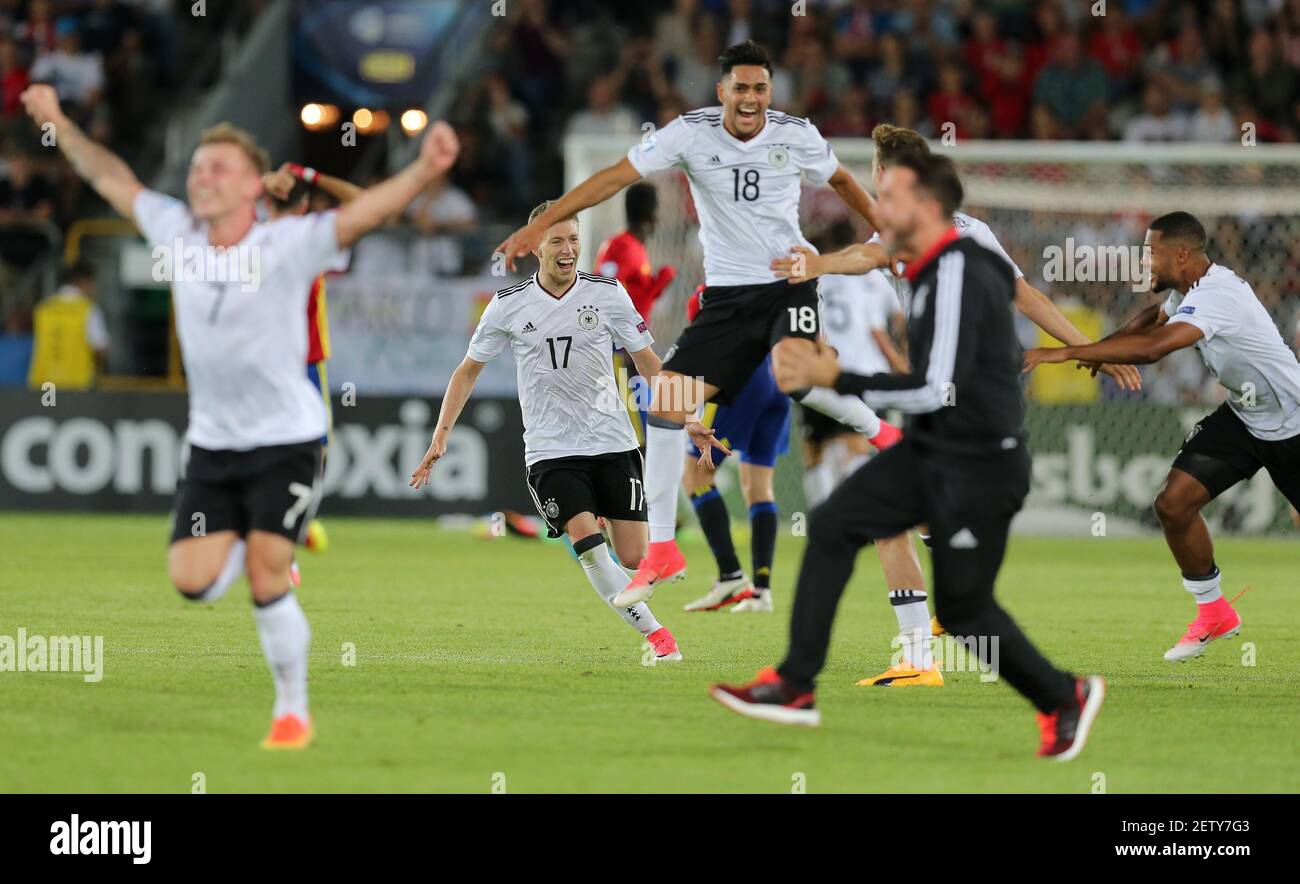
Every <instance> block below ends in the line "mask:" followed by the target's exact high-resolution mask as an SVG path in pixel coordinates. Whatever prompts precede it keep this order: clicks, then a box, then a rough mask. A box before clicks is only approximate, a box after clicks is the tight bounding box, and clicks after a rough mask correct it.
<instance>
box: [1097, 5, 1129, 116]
mask: <svg viewBox="0 0 1300 884" xmlns="http://www.w3.org/2000/svg"><path fill="white" fill-rule="evenodd" d="M1088 54H1089V55H1091V56H1092V57H1093V58H1095V59H1096V60H1097V63H1098V64H1100V65H1101V66H1102V68H1103V69H1104V70H1105V71H1106V81H1107V83H1108V85H1109V87H1110V98H1111V99H1112V100H1114V99H1117V98H1124V97H1126V96H1128V95H1130V94H1132V92H1133V90H1134V88H1135V84H1136V82H1137V78H1138V74H1139V70H1140V67H1139V66H1140V64H1141V62H1142V57H1143V52H1142V42H1141V41H1140V40H1139V39H1138V35H1137V31H1136V30H1134V28H1133V24H1132V22H1130V20H1129V18H1128V16H1126V15H1125V14H1124V9H1123V7H1122V6H1121V5H1120V4H1118V3H1116V4H1114V5H1112V6H1110V7H1108V8H1107V10H1106V14H1105V15H1104V16H1102V17H1101V27H1099V28H1096V29H1094V30H1093V32H1092V36H1091V37H1089V38H1088Z"/></svg>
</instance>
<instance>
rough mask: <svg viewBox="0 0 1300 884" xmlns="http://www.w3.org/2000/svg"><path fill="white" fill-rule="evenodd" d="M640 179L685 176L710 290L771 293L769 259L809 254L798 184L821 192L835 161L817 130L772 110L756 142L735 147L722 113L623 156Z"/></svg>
mask: <svg viewBox="0 0 1300 884" xmlns="http://www.w3.org/2000/svg"><path fill="white" fill-rule="evenodd" d="M627 158H628V160H629V162H631V163H632V165H633V166H634V167H635V168H636V170H637V171H638V172H640V173H641V175H642V176H647V175H650V174H651V173H653V172H658V171H660V170H662V169H667V168H669V167H672V166H677V167H679V168H681V169H683V170H685V172H686V176H687V180H688V181H689V183H690V188H691V197H692V198H693V199H694V201H695V210H696V212H698V213H699V216H700V245H701V246H703V249H704V278H705V284H707V285H711V286H714V285H768V284H770V283H772V282H774V281H775V279H776V278H775V277H774V276H773V275H772V271H771V270H770V269H769V266H770V265H771V263H772V261H773V259H775V258H782V257H786V256H788V255H789V254H790V250H791V249H792V248H794V247H795V246H810V243H809V242H808V240H806V239H804V237H803V234H802V233H801V232H800V230H799V196H800V192H801V184H802V182H803V181H804V180H807V181H808V182H809V183H810V184H814V185H822V184H825V183H826V182H827V181H828V180H829V179H830V177H831V176H832V175H834V174H835V170H836V168H838V167H839V161H838V160H837V159H836V158H835V153H834V152H833V151H832V150H831V146H830V145H829V144H828V143H827V142H826V139H825V138H823V137H822V135H821V133H820V132H818V131H817V127H816V126H814V125H813V124H812V123H810V122H808V121H807V120H805V119H803V118H801V117H793V116H790V115H789V114H783V113H779V112H777V111H773V110H769V111H768V112H767V120H766V122H765V123H764V125H763V128H762V129H760V130H759V132H758V134H757V135H755V136H754V137H753V138H750V139H749V140H748V141H740V140H739V139H737V138H736V137H735V136H733V135H731V134H730V133H729V132H727V130H726V128H725V127H724V126H723V125H722V108H721V107H712V108H706V109H703V110H697V111H692V112H691V113H688V114H682V115H681V116H680V117H678V118H677V119H675V120H673V121H672V122H671V123H669V124H668V125H667V126H665V127H663V128H662V129H660V130H659V131H658V132H655V133H654V134H652V135H649V136H647V137H646V138H645V139H643V140H642V141H641V143H639V144H637V145H636V146H635V147H633V148H632V149H631V150H629V151H628V153H627Z"/></svg>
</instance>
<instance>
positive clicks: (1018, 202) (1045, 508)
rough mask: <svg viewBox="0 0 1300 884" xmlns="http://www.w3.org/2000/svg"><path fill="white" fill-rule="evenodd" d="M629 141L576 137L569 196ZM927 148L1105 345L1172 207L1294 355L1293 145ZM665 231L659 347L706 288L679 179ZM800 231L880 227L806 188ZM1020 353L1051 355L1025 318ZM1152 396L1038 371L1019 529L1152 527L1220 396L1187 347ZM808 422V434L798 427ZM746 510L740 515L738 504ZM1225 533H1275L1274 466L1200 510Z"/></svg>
mask: <svg viewBox="0 0 1300 884" xmlns="http://www.w3.org/2000/svg"><path fill="white" fill-rule="evenodd" d="M633 141H634V139H629V138H628V137H626V136H620V137H613V136H591V135H584V136H571V137H569V138H568V139H567V140H566V142H565V145H564V159H565V185H566V188H568V187H572V186H574V185H576V184H578V183H579V182H581V181H582V180H584V179H585V178H587V177H588V176H590V175H591V174H592V173H594V172H596V171H598V170H599V169H601V168H604V167H605V166H608V165H610V164H612V163H615V162H617V161H618V160H619V159H620V158H621V157H623V156H624V155H625V154H626V153H627V150H628V149H629V147H631V146H632V143H633ZM831 144H832V146H833V148H834V150H835V153H836V155H837V156H838V157H839V159H840V161H841V162H842V163H843V164H844V165H845V166H847V167H848V168H849V169H851V170H852V171H853V172H854V174H856V175H857V176H858V177H859V179H860V180H862V181H863V183H864V184H868V185H869V184H870V169H871V157H872V154H873V145H872V143H871V141H870V139H831ZM932 148H933V149H934V150H935V151H936V152H941V153H943V154H945V155H947V156H950V157H951V158H952V159H953V161H954V162H955V163H956V164H957V167H958V170H959V172H960V174H961V178H962V184H963V187H964V189H965V200H964V204H963V210H964V211H966V212H967V213H969V214H971V215H973V216H975V217H976V218H979V219H980V220H982V221H984V222H986V223H987V224H988V225H989V227H990V228H991V229H992V231H993V233H994V235H995V236H996V237H997V238H998V240H999V241H1000V242H1001V243H1002V246H1003V247H1004V248H1005V249H1006V250H1007V252H1008V254H1009V255H1010V256H1011V257H1012V259H1013V260H1014V261H1015V262H1016V264H1017V265H1018V266H1019V267H1020V269H1021V270H1022V272H1023V273H1024V274H1025V276H1026V278H1027V279H1028V280H1029V281H1030V282H1031V283H1032V284H1033V285H1034V286H1036V287H1037V288H1039V289H1040V290H1042V291H1043V292H1045V293H1046V294H1047V295H1048V296H1049V297H1050V298H1052V300H1053V301H1054V302H1055V303H1056V304H1057V306H1058V307H1060V308H1061V309H1062V311H1063V312H1064V313H1065V314H1066V315H1067V316H1068V317H1069V318H1070V319H1071V321H1072V322H1074V324H1075V325H1076V326H1078V327H1079V328H1080V330H1082V331H1083V332H1084V333H1085V334H1088V335H1090V336H1092V337H1100V336H1101V335H1104V334H1107V333H1109V332H1110V331H1112V330H1114V328H1116V327H1118V325H1120V324H1122V323H1123V322H1124V321H1125V320H1126V319H1127V318H1128V317H1130V316H1131V315H1132V314H1134V313H1135V312H1137V311H1138V310H1139V309H1141V308H1142V307H1144V306H1146V305H1147V304H1150V303H1152V302H1154V301H1155V300H1157V299H1158V298H1159V294H1158V293H1156V292H1152V291H1150V290H1149V286H1146V284H1145V280H1144V279H1143V277H1142V274H1141V266H1140V265H1141V260H1140V257H1141V252H1140V247H1141V243H1142V239H1143V235H1144V232H1145V229H1146V226H1147V224H1148V223H1149V222H1150V221H1151V220H1152V219H1153V218H1155V217H1156V216H1158V215H1161V214H1164V213H1166V212H1170V211H1175V210H1184V211H1188V212H1191V213H1192V214H1193V215H1195V216H1196V217H1197V218H1199V219H1200V220H1201V222H1202V223H1203V224H1204V225H1205V227H1206V231H1207V234H1208V237H1209V251H1210V256H1211V258H1212V259H1213V260H1215V261H1216V262H1218V263H1221V264H1223V265H1225V266H1227V267H1229V268H1231V269H1232V270H1234V271H1236V272H1237V273H1238V274H1240V275H1241V276H1242V277H1243V278H1244V279H1245V280H1246V281H1247V282H1249V283H1250V284H1251V286H1252V287H1253V288H1254V290H1255V292H1256V294H1257V295H1258V296H1259V298H1260V300H1261V301H1262V302H1263V304H1264V306H1265V307H1266V308H1267V309H1268V310H1269V312H1270V314H1271V315H1272V317H1273V319H1274V321H1275V322H1277V324H1278V326H1279V328H1280V329H1281V332H1282V335H1283V338H1284V339H1285V340H1286V342H1287V344H1288V345H1293V344H1294V343H1295V342H1296V338H1297V332H1298V331H1300V324H1298V320H1300V249H1297V243H1300V146H1293V145H1252V146H1246V145H1241V144H1235V143H1234V144H1229V145H1210V144H1161V145H1155V144H1129V143H1116V142H1098V143H1092V142H1002V141H996V142H994V141H982V142H980V141H969V142H962V143H959V144H957V145H955V146H951V147H945V146H943V145H941V144H939V143H938V142H937V141H936V142H932ZM648 180H649V181H651V182H653V183H654V184H655V185H656V188H657V190H658V194H659V218H658V226H657V228H656V230H655V233H654V235H653V237H652V238H651V240H650V242H649V243H647V247H648V250H649V252H650V260H651V263H652V264H653V265H654V266H656V267H657V266H659V265H661V264H665V263H667V264H673V265H675V266H676V267H677V269H678V275H677V279H676V280H675V281H674V283H673V285H672V286H671V287H670V288H669V289H668V291H667V292H666V293H665V295H664V297H663V298H662V299H661V300H660V302H659V303H658V304H657V305H656V307H655V310H654V314H653V316H651V317H648V319H649V320H650V324H651V328H652V330H653V331H654V333H655V338H656V340H657V341H658V346H659V348H660V350H661V352H662V350H663V349H666V348H667V347H668V346H669V345H670V344H671V343H672V341H673V340H674V339H675V338H676V337H677V334H678V333H679V332H680V331H681V329H682V327H683V326H684V324H685V314H684V305H685V302H686V298H687V297H688V296H689V294H690V293H691V291H692V290H693V289H694V288H695V286H696V285H698V284H699V283H700V282H702V281H703V268H702V264H701V252H700V245H699V239H698V236H697V233H698V224H697V221H696V216H695V212H694V208H693V205H692V203H691V199H690V194H689V191H688V189H687V187H686V182H685V176H684V175H683V174H682V173H680V172H678V171H667V172H663V173H659V174H657V175H654V176H651V177H650V178H649V179H648ZM800 218H801V223H802V226H803V231H804V235H805V236H806V237H808V238H809V239H811V240H813V241H814V242H816V241H817V239H818V237H819V236H820V235H821V234H822V233H823V232H824V231H825V230H826V229H827V228H828V227H829V226H830V224H832V223H833V222H835V221H837V220H840V219H844V218H849V219H851V220H854V221H855V223H856V225H857V228H858V230H859V233H860V234H861V235H862V236H863V237H865V236H866V235H868V234H869V232H870V231H869V229H868V228H867V227H866V225H865V223H864V222H862V221H861V219H858V218H857V217H856V215H853V213H852V211H851V210H850V209H848V207H847V206H845V205H844V204H843V202H842V201H840V199H839V197H838V196H837V195H836V194H835V193H834V192H833V191H831V190H830V189H829V188H811V187H806V188H805V189H804V194H803V199H802V203H801V206H800ZM624 220H625V219H624V214H623V204H622V199H621V196H618V197H615V198H613V199H611V200H609V201H607V202H606V203H605V204H603V205H600V206H597V207H594V208H592V209H588V210H587V211H585V212H584V213H583V214H582V216H581V223H582V227H583V232H584V235H585V236H584V239H585V241H586V249H585V250H584V255H583V262H584V266H585V267H587V268H588V269H590V268H591V262H592V261H593V260H594V258H595V254H596V250H597V247H598V246H599V243H600V242H601V241H603V240H604V239H605V238H606V237H608V236H611V235H613V234H614V233H616V232H618V231H619V230H621V229H623V227H624ZM1017 328H1018V330H1019V333H1020V335H1021V340H1022V343H1023V344H1024V345H1025V346H1032V345H1034V344H1036V343H1039V342H1042V343H1049V342H1050V338H1048V337H1047V336H1046V335H1045V334H1044V333H1042V332H1040V331H1039V330H1038V329H1037V328H1036V327H1034V326H1033V325H1032V323H1030V322H1028V320H1026V319H1024V317H1022V316H1017ZM1142 374H1143V383H1144V387H1145V390H1144V392H1143V393H1141V394H1139V395H1129V394H1123V393H1120V392H1118V391H1116V390H1115V389H1114V387H1113V386H1112V385H1110V384H1109V382H1106V383H1103V382H1102V381H1100V380H1094V379H1092V378H1089V377H1088V376H1087V374H1086V373H1085V372H1079V371H1076V370H1075V369H1074V368H1073V366H1069V365H1065V366H1043V367H1040V368H1039V369H1037V370H1036V371H1035V372H1034V374H1033V375H1032V376H1031V377H1030V379H1029V381H1028V383H1027V386H1026V393H1027V397H1028V401H1029V414H1028V424H1029V430H1030V435H1031V449H1032V450H1033V452H1034V487H1033V492H1032V493H1031V497H1030V500H1029V502H1028V504H1027V515H1026V516H1025V517H1022V518H1021V519H1020V520H1018V523H1017V529H1018V530H1037V531H1042V532H1048V533H1056V534H1065V535H1076V534H1080V533H1089V534H1097V533H1101V532H1104V533H1107V534H1116V533H1131V532H1137V531H1142V530H1150V529H1152V528H1154V527H1155V523H1154V519H1153V516H1152V513H1151V509H1150V503H1151V500H1152V498H1153V497H1154V495H1155V493H1156V492H1157V491H1158V489H1159V483H1160V481H1161V479H1162V478H1163V476H1164V473H1165V471H1166V470H1167V469H1168V466H1169V462H1170V461H1171V460H1172V457H1173V455H1174V453H1175V452H1176V451H1177V449H1178V446H1179V443H1180V442H1181V441H1182V438H1183V435H1185V433H1186V432H1187V431H1188V430H1189V429H1190V428H1191V425H1192V424H1193V423H1195V421H1196V420H1197V419H1199V418H1200V417H1202V416H1204V415H1205V414H1207V413H1208V412H1209V411H1211V410H1212V409H1213V408H1215V407H1217V405H1218V404H1219V403H1220V402H1221V401H1222V398H1223V393H1222V390H1221V388H1219V387H1218V385H1217V383H1216V382H1215V380H1214V378H1212V377H1211V376H1210V375H1209V374H1208V372H1206V371H1205V369H1204V367H1203V366H1202V365H1201V362H1200V359H1199V357H1198V355H1197V354H1196V353H1195V352H1193V351H1191V350H1187V351H1181V352H1179V353H1176V354H1174V355H1172V356H1171V357H1168V358H1167V359H1165V360H1163V361H1162V362H1161V363H1159V364H1157V365H1154V366H1148V367H1144V368H1143V369H1142ZM796 424H797V421H796ZM797 455H798V435H797V432H796V434H795V436H794V438H793V439H792V454H791V456H788V457H787V458H785V459H783V462H782V464H781V466H780V468H779V470H778V500H779V502H780V503H781V505H782V508H783V510H790V511H797V510H798V509H799V508H800V507H801V506H802V500H803V495H802V491H801V488H800V485H801V482H800V480H799V476H800V472H801V470H800V466H799V458H798V456H797ZM735 511H736V512H741V510H739V509H737V510H735ZM1207 518H1209V520H1210V521H1211V524H1212V525H1213V527H1214V528H1215V529H1216V530H1219V531H1225V532H1234V531H1236V532H1246V533H1265V532H1279V531H1282V530H1285V529H1286V528H1287V527H1288V526H1289V525H1290V513H1289V507H1288V506H1287V505H1286V503H1285V501H1284V500H1283V499H1282V497H1281V495H1279V494H1278V493H1277V492H1276V490H1275V489H1274V488H1273V486H1272V484H1271V482H1270V481H1269V479H1268V477H1267V474H1266V472H1265V471H1260V473H1259V474H1257V475H1256V477H1255V478H1254V479H1253V480H1251V481H1250V482H1246V483H1242V484H1241V485H1239V486H1238V487H1236V488H1234V489H1232V490H1231V491H1229V492H1228V493H1227V494H1225V495H1224V496H1223V497H1222V498H1221V499H1220V500H1219V501H1216V503H1215V504H1214V505H1213V506H1212V507H1211V508H1210V510H1208V511H1207Z"/></svg>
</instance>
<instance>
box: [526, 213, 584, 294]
mask: <svg viewBox="0 0 1300 884" xmlns="http://www.w3.org/2000/svg"><path fill="white" fill-rule="evenodd" d="M581 253H582V242H581V240H580V239H579V237H578V222H577V221H576V220H575V219H572V218H570V219H569V220H568V221H559V222H557V223H555V224H552V225H551V226H550V227H548V228H547V229H546V233H545V234H544V235H543V236H542V243H541V245H540V246H538V248H537V251H535V252H533V254H534V255H536V256H537V260H538V263H540V264H541V271H542V281H543V282H550V283H551V284H552V285H553V286H560V287H567V286H568V284H569V283H571V282H573V278H574V276H575V275H576V274H577V272H578V255H580V254H581Z"/></svg>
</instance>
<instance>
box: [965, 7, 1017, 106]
mask: <svg viewBox="0 0 1300 884" xmlns="http://www.w3.org/2000/svg"><path fill="white" fill-rule="evenodd" d="M1006 52H1007V41H1006V40H1004V39H1003V38H1002V37H1001V36H999V35H998V20H997V18H996V17H994V15H993V13H992V12H989V11H988V10H980V11H979V12H976V13H975V15H974V17H973V18H972V19H971V35H970V37H969V38H967V40H966V43H965V45H963V46H962V50H961V57H962V61H964V62H965V63H966V66H967V67H968V68H969V69H970V71H971V73H972V74H974V76H975V82H976V83H977V84H978V85H979V87H980V89H981V90H983V89H984V88H985V87H986V85H987V84H988V83H989V82H990V81H992V80H993V79H994V78H996V77H997V69H998V62H999V61H1000V60H1001V59H1002V57H1003V56H1004V55H1006Z"/></svg>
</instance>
